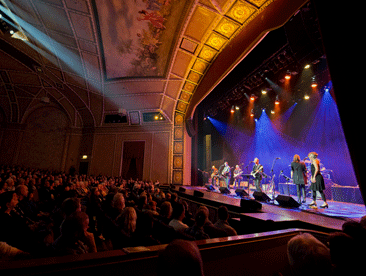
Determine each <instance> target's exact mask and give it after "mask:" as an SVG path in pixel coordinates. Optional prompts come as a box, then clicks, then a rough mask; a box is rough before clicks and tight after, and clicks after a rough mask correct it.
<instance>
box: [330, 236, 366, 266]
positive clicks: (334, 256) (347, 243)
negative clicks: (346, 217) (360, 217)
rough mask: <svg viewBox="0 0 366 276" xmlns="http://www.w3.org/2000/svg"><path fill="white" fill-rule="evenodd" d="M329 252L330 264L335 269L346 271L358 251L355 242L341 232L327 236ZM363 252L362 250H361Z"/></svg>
mask: <svg viewBox="0 0 366 276" xmlns="http://www.w3.org/2000/svg"><path fill="white" fill-rule="evenodd" d="M329 250H330V257H331V260H332V264H333V265H334V266H335V268H336V269H340V270H344V269H345V268H346V269H347V270H348V269H349V268H350V265H351V264H352V263H353V262H354V261H355V257H356V256H357V254H358V252H357V251H359V249H358V248H357V244H356V241H355V240H354V239H353V238H352V237H351V236H349V235H347V234H345V233H343V232H336V233H331V234H330V235H329ZM361 251H363V250H361Z"/></svg>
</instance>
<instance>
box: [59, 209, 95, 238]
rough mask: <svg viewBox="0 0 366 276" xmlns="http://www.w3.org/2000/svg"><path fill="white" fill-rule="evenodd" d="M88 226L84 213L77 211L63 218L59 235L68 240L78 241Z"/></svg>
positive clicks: (87, 219)
mask: <svg viewBox="0 0 366 276" xmlns="http://www.w3.org/2000/svg"><path fill="white" fill-rule="evenodd" d="M88 226H89V217H88V215H87V214H86V213H84V212H81V211H77V212H74V213H73V214H71V215H70V216H68V217H66V218H65V221H64V222H63V223H62V225H61V234H62V236H63V237H64V238H66V239H70V240H80V239H82V238H83V237H84V235H85V232H86V230H87V229H88Z"/></svg>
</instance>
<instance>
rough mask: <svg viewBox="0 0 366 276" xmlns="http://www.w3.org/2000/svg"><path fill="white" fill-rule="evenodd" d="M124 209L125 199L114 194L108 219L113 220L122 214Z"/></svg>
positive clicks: (118, 194) (120, 195) (119, 194)
mask: <svg viewBox="0 0 366 276" xmlns="http://www.w3.org/2000/svg"><path fill="white" fill-rule="evenodd" d="M125 207H126V206H125V198H124V197H123V194H121V193H116V194H115V195H114V196H113V199H112V208H111V210H110V212H109V213H108V215H109V217H110V218H111V219H112V220H115V219H116V218H117V217H118V216H119V215H120V214H122V212H123V209H124V208H125Z"/></svg>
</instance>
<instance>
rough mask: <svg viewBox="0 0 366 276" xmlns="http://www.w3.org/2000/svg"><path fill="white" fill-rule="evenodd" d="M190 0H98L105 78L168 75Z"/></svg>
mask: <svg viewBox="0 0 366 276" xmlns="http://www.w3.org/2000/svg"><path fill="white" fill-rule="evenodd" d="M190 2H191V1H179V0H112V1H95V2H94V3H95V7H96V12H97V14H98V20H99V29H100V35H101V39H102V48H103V51H104V53H103V54H104V63H105V64H104V67H105V68H104V69H105V78H106V79H115V78H133V77H140V78H141V77H163V76H165V74H166V71H167V66H168V63H169V57H170V56H171V52H172V50H173V48H172V45H174V41H175V39H176V38H177V37H176V36H177V35H178V34H179V32H178V31H177V29H179V23H180V20H181V19H182V18H184V16H182V13H183V12H184V11H185V10H186V8H185V6H187V5H189V3H190Z"/></svg>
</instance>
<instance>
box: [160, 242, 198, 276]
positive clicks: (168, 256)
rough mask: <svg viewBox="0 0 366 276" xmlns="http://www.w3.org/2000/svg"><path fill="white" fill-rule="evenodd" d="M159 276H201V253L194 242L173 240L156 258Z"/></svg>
mask: <svg viewBox="0 0 366 276" xmlns="http://www.w3.org/2000/svg"><path fill="white" fill-rule="evenodd" d="M158 275H159V276H165V275H166V276H170V275H176V276H187V275H190V276H203V275H204V273H203V262H202V257H201V253H200V251H199V249H198V247H197V245H196V244H195V243H194V242H191V241H186V240H179V239H177V240H174V241H173V242H171V243H170V244H169V245H168V246H167V247H166V248H165V249H164V250H163V251H162V252H160V254H159V258H158Z"/></svg>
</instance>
